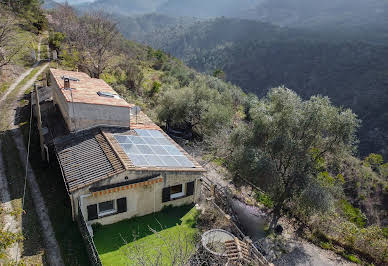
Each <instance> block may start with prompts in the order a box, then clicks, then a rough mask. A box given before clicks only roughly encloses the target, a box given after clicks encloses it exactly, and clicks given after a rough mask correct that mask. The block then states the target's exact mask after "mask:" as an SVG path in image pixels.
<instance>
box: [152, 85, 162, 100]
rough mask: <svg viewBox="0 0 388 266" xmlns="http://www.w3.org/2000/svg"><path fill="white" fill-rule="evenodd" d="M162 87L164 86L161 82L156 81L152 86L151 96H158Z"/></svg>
mask: <svg viewBox="0 0 388 266" xmlns="http://www.w3.org/2000/svg"><path fill="white" fill-rule="evenodd" d="M161 86H162V84H161V83H160V82H159V81H154V83H153V84H152V88H151V90H150V93H149V94H150V96H151V97H152V96H154V95H155V94H158V93H159V92H160V87H161Z"/></svg>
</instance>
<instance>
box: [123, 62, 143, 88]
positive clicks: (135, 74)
mask: <svg viewBox="0 0 388 266" xmlns="http://www.w3.org/2000/svg"><path fill="white" fill-rule="evenodd" d="M124 68H125V69H126V74H127V82H126V85H127V86H128V87H129V88H130V89H132V90H134V91H136V92H137V93H138V94H140V87H141V83H142V82H143V80H144V74H143V71H142V70H141V69H140V68H139V67H138V66H137V65H136V64H135V63H131V64H129V65H126V66H124Z"/></svg>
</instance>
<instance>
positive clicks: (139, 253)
mask: <svg viewBox="0 0 388 266" xmlns="http://www.w3.org/2000/svg"><path fill="white" fill-rule="evenodd" d="M149 230H150V231H151V232H152V233H153V234H154V235H155V236H156V237H157V239H158V240H159V243H161V245H153V246H152V247H150V246H147V245H146V244H145V243H144V242H140V241H139V242H134V243H133V244H132V245H129V246H128V247H127V248H126V249H125V250H124V253H125V256H126V257H127V258H128V262H129V263H130V264H131V265H143V266H148V265H153V266H159V265H166V261H168V262H169V265H172V266H185V265H224V264H225V262H226V259H225V258H223V257H220V256H214V255H212V254H210V253H209V252H208V251H206V250H205V249H204V248H203V247H202V246H201V244H200V243H199V242H198V241H196V240H195V238H194V239H193V236H192V235H188V234H187V233H185V232H183V231H181V230H178V231H176V230H175V231H174V232H173V233H172V232H166V231H165V232H163V233H161V232H158V231H156V230H155V229H152V228H150V227H149ZM122 239H123V241H124V243H125V244H127V242H126V240H125V239H124V238H122ZM134 239H135V240H136V236H135V237H134ZM150 249H152V252H149V250H150Z"/></svg>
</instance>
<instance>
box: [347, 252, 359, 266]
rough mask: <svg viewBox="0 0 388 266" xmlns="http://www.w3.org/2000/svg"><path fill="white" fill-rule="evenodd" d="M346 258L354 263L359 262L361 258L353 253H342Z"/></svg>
mask: <svg viewBox="0 0 388 266" xmlns="http://www.w3.org/2000/svg"><path fill="white" fill-rule="evenodd" d="M343 256H344V257H345V258H346V259H348V260H350V261H351V262H354V263H357V264H361V260H360V259H359V258H357V256H356V255H353V254H344V255H343Z"/></svg>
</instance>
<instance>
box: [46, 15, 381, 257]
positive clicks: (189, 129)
mask: <svg viewBox="0 0 388 266" xmlns="http://www.w3.org/2000/svg"><path fill="white" fill-rule="evenodd" d="M61 14H62V13H61ZM70 20H71V17H70V19H69V18H66V17H65V16H64V19H63V21H64V22H68V21H70ZM151 24H152V23H151ZM259 24H260V23H256V22H252V21H244V20H239V21H235V20H229V19H225V18H221V19H216V20H214V21H207V22H203V23H202V22H201V23H196V24H195V25H194V26H192V28H190V30H188V31H186V29H185V27H183V31H184V32H180V31H179V29H176V31H174V30H172V31H171V32H169V34H170V35H168V34H165V33H166V32H165V31H163V30H161V31H159V32H158V33H155V40H157V38H158V37H160V36H157V35H158V34H160V35H163V38H164V39H162V42H161V43H160V44H161V45H163V41H166V40H167V41H168V43H167V44H169V45H171V47H175V48H176V49H175V50H174V52H176V53H180V52H182V54H181V55H179V54H178V55H179V56H182V58H183V59H184V60H185V61H186V62H190V63H192V64H191V65H192V66H195V67H196V68H197V69H199V70H204V71H209V72H208V73H211V74H216V76H217V77H214V76H211V75H206V74H200V73H198V72H196V71H194V70H192V69H190V68H188V67H186V66H185V65H184V64H183V63H182V62H180V61H179V60H177V59H175V58H173V57H171V56H170V55H168V54H166V53H164V52H162V51H161V50H155V49H153V48H150V47H145V46H142V45H139V44H137V43H135V42H132V41H127V40H124V39H123V38H122V36H118V39H117V42H116V43H115V44H116V46H115V47H114V49H113V48H112V50H110V51H108V54H111V55H112V57H111V58H110V62H109V66H107V67H106V68H105V69H104V70H103V71H102V73H101V78H103V79H104V80H106V81H107V82H108V83H109V84H110V85H111V86H112V87H113V88H114V89H115V90H116V91H117V92H118V93H119V94H120V95H121V96H122V97H124V98H125V99H126V100H127V101H128V102H131V103H134V104H136V105H139V106H141V107H142V110H143V111H145V112H146V113H147V114H148V115H149V116H150V117H151V118H152V119H153V120H157V121H158V123H159V125H160V126H162V127H170V128H173V129H176V130H180V131H184V132H185V133H190V134H187V138H189V145H191V146H193V147H194V148H196V144H197V142H199V144H200V145H198V146H200V147H201V149H202V150H201V152H203V153H204V156H203V158H209V161H212V160H213V159H212V158H217V164H218V165H222V166H227V167H229V170H230V172H231V173H232V174H233V175H234V176H235V177H244V178H246V179H249V180H250V181H251V182H253V183H254V184H255V185H256V186H258V187H259V188H260V189H262V190H264V191H265V194H259V195H257V197H258V200H259V201H260V202H262V203H263V204H265V205H267V206H268V207H271V206H273V213H274V218H278V217H279V216H280V215H289V216H292V217H294V218H296V220H297V221H298V222H299V223H300V225H301V226H303V227H305V228H307V229H306V234H307V235H308V234H315V233H317V234H319V235H320V236H322V239H320V238H319V239H318V240H319V241H317V244H320V242H323V244H322V245H323V246H325V247H326V248H330V249H331V245H333V247H334V249H333V250H334V251H336V252H337V253H341V252H342V251H343V250H346V252H347V253H343V254H356V255H357V256H358V257H359V258H364V257H367V258H368V259H369V260H372V261H374V263H376V264H384V263H386V262H387V261H386V260H387V258H386V253H385V252H386V249H387V247H388V241H387V239H386V237H384V234H383V230H382V228H381V227H380V226H383V224H382V223H381V221H384V220H385V219H386V215H387V213H386V211H385V210H384V195H385V194H384V193H387V192H386V188H387V187H388V180H386V178H385V177H384V175H385V176H386V173H387V171H388V166H387V165H388V164H387V163H385V164H383V162H381V160H377V161H378V164H379V165H378V166H376V167H373V166H372V165H371V164H370V162H368V163H362V162H361V161H360V160H359V159H357V158H355V157H354V155H355V151H356V149H357V142H358V140H357V138H356V133H357V129H358V126H359V125H360V121H359V119H358V118H357V116H356V115H355V114H354V113H353V112H352V111H351V110H349V109H346V108H343V107H336V106H334V105H333V103H332V102H331V101H330V100H329V99H328V98H327V97H322V96H312V97H310V96H311V95H315V94H324V95H326V94H328V95H330V96H332V97H333V102H334V103H335V104H338V105H339V104H343V105H345V106H353V104H354V103H357V105H355V106H354V107H355V109H356V110H355V111H356V112H359V113H360V114H363V115H362V117H363V119H364V121H365V123H364V125H365V124H367V127H369V125H372V124H373V125H378V127H376V128H379V129H378V132H380V131H379V130H380V129H382V130H383V131H381V132H382V133H381V135H380V133H378V132H375V133H376V134H375V135H374V136H377V137H376V138H373V140H374V141H375V140H376V143H378V142H381V141H382V142H381V143H383V142H384V141H385V138H384V130H385V126H386V125H385V124H384V123H382V121H385V120H384V119H383V118H384V117H385V116H386V114H385V113H384V112H380V111H381V108H380V107H381V106H384V101H385V99H386V98H385V96H386V95H385V94H383V93H382V92H383V90H381V85H382V84H383V83H384V82H385V78H386V75H385V68H386V62H382V61H381V58H384V57H385V54H386V52H387V51H386V49H385V48H384V47H377V48H376V47H375V46H373V45H370V44H359V43H356V42H354V43H351V44H349V43H346V44H345V43H342V42H339V43H337V42H329V41H327V40H325V41H324V42H322V39H320V38H321V37H319V36H314V35H313V34H311V33H306V32H301V31H298V30H290V29H286V28H278V27H275V26H271V25H265V24H262V23H261V24H260V25H259ZM258 25H259V26H258ZM151 26H152V25H151ZM59 29H60V27H59V28H58V30H55V31H60V30H59ZM230 32H235V33H236V34H230ZM251 36H252V37H251ZM255 36H261V37H262V38H263V39H266V41H265V42H264V41H257V40H254V39H252V38H257V37H255ZM63 37H64V39H63V40H61V41H60V42H58V43H60V45H59V47H58V51H59V52H60V60H59V64H62V66H63V65H65V67H66V68H68V69H73V70H74V69H83V70H85V69H87V66H86V65H85V64H84V62H83V60H81V59H80V57H79V54H78V53H77V51H76V50H72V49H69V47H75V46H74V38H73V36H72V35H69V34H67V33H66V34H64V35H63ZM214 38H217V39H214ZM250 38H251V39H250ZM183 39H185V40H186V43H185V44H184V45H182V42H183V41H182V40H183ZM306 40H307V41H306ZM173 45H175V46H173ZM53 46H54V45H53ZM155 47H156V48H158V47H159V48H161V46H155ZM214 47H216V48H214ZM197 48H199V49H197ZM213 48H214V49H213ZM338 51H342V52H341V53H339V52H338ZM366 51H368V53H367V52H366ZM343 53H345V54H343ZM175 55H176V54H175ZM230 59H231V60H230ZM372 59H373V60H372ZM284 60H285V61H286V62H288V63H287V64H284V63H283V62H284ZM371 60H372V61H373V62H377V64H378V66H374V67H373V69H371V67H370V66H369V63H368V62H371ZM327 62H329V63H330V66H331V67H327V64H329V63H327ZM326 63H327V64H326ZM236 65H238V67H236ZM352 66H357V67H356V68H354V67H352ZM364 67H365V68H364ZM229 68H230V69H229ZM214 69H217V70H221V71H224V73H225V74H226V78H227V79H228V80H231V81H241V82H242V83H241V84H243V82H244V84H247V86H245V85H244V87H245V89H246V91H251V92H255V94H257V95H259V96H263V95H265V94H266V90H267V88H269V87H273V86H275V85H276V86H277V85H278V84H283V83H285V82H286V81H287V84H289V87H290V88H292V89H293V90H295V91H296V92H298V94H299V95H298V94H297V93H296V92H294V91H292V90H290V89H286V88H284V87H280V88H275V89H271V90H270V92H269V93H268V94H267V96H266V97H263V98H261V99H260V98H258V97H257V96H255V95H252V94H249V95H247V94H245V93H243V91H242V90H241V89H240V88H239V87H237V86H235V85H232V84H231V83H227V82H225V81H223V80H222V79H220V78H223V77H222V75H221V76H220V74H222V73H221V71H217V72H216V73H212V72H213V71H214ZM364 69H368V70H370V72H365V71H364ZM354 73H357V74H354ZM376 73H377V74H376ZM355 75H357V77H355ZM376 77H379V78H378V79H377V80H376ZM380 78H381V79H380ZM380 82H381V83H380ZM322 87H324V88H327V89H322ZM338 88H341V89H338ZM348 88H349V89H348ZM365 88H373V89H371V90H365ZM355 91H357V93H355ZM367 94H368V95H367ZM370 101H374V102H375V103H376V104H375V105H373V106H371V105H370ZM376 114H377V115H376ZM372 117H373V118H374V117H378V118H377V119H376V120H373V119H370V118H372ZM380 118H381V119H380ZM365 128H366V127H364V128H362V129H361V134H360V136H361V138H362V143H361V144H362V145H367V144H365V143H368V141H369V140H371V139H372V138H369V137H365V134H364V133H365V131H363V130H365ZM363 132H364V133H363ZM368 132H369V131H368ZM367 134H369V133H367ZM379 136H381V137H379ZM365 141H366V142H365ZM362 145H361V150H362V152H363V153H365V151H367V150H368V149H369V148H368V149H365V148H364V147H363V146H362ZM373 145H375V144H373ZM377 146H379V145H377ZM383 146H384V145H381V147H383ZM379 147H380V146H379ZM372 149H373V148H372ZM372 157H379V156H372ZM213 161H214V160H213ZM372 161H373V160H372ZM384 173H385V174H384ZM387 191H388V190H387ZM342 200H344V201H345V202H346V203H348V202H351V203H352V204H354V206H358V208H354V207H353V206H352V205H348V204H346V203H344V204H343V202H342ZM364 214H365V216H366V217H367V219H365V217H364ZM312 217H313V218H314V219H312ZM275 222H276V219H274V220H273V223H272V224H271V228H269V229H272V227H273V226H274V225H275ZM96 229H97V230H96V231H97V232H96V234H97V235H96V238H97V237H98V232H99V231H100V230H101V228H96ZM112 230H113V229H112ZM118 231H119V230H117V231H116V232H113V231H112V232H113V233H115V234H116V240H112V241H110V244H109V245H110V246H112V245H113V243H114V242H116V243H117V242H118V241H119V240H120V237H119V236H117V233H118ZM269 231H271V230H269ZM101 239H102V237H101ZM101 239H100V241H98V242H100V244H99V245H102V247H101V248H102V249H103V250H104V248H105V249H106V252H105V253H104V254H109V250H108V249H109V248H108V247H107V246H104V242H103V241H102V240H101ZM142 239H143V238H142ZM121 240H122V239H121ZM96 241H97V240H96ZM108 242H109V241H108ZM124 242H125V241H124ZM128 242H129V241H128ZM135 242H137V241H135ZM101 243H102V244H101ZM120 243H123V242H120ZM130 243H133V242H130ZM328 243H329V244H328ZM330 243H331V244H330ZM132 247H133V246H132ZM338 247H340V248H338ZM116 248H119V247H117V246H116ZM117 252H119V251H117ZM122 253H123V252H121V254H122ZM115 254H116V253H115ZM117 254H118V253H117ZM117 254H116V255H117ZM106 256H108V255H106ZM123 256H125V255H123ZM116 257H118V256H113V255H112V260H114V259H115V258H116Z"/></svg>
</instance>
